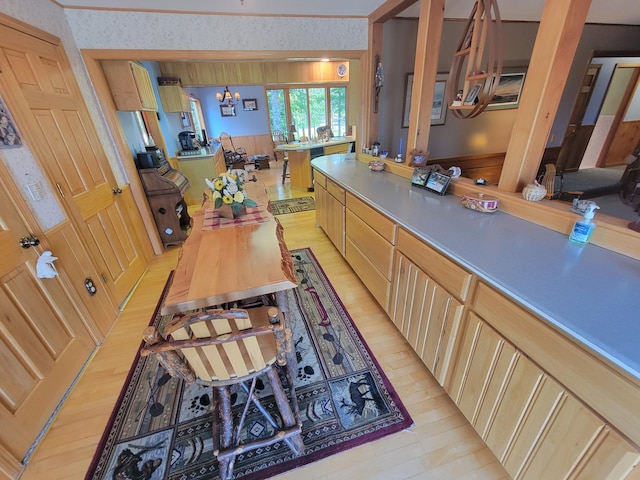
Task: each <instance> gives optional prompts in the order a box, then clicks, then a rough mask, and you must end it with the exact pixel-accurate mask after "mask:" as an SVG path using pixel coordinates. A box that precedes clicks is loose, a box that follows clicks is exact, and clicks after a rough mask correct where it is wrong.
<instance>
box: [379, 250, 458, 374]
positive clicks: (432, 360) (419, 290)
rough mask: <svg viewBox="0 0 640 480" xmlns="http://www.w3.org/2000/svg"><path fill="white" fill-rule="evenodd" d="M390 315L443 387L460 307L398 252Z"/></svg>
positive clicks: (449, 362) (455, 334) (456, 330)
mask: <svg viewBox="0 0 640 480" xmlns="http://www.w3.org/2000/svg"><path fill="white" fill-rule="evenodd" d="M395 265H396V269H395V272H396V274H395V279H394V288H393V294H392V298H391V302H390V308H389V312H390V315H391V317H392V320H393V322H394V323H395V324H396V326H397V327H398V328H399V329H400V331H401V332H402V334H403V335H404V337H405V338H406V339H407V341H408V342H409V344H410V345H411V346H412V347H413V349H414V351H415V352H416V353H417V354H418V356H419V357H420V358H421V359H422V361H423V362H424V364H425V365H426V366H427V368H429V370H430V371H431V373H432V374H433V375H434V376H435V377H436V379H437V380H438V382H439V383H440V385H443V384H444V381H445V378H446V377H447V374H448V372H449V366H450V364H451V359H452V353H453V349H454V345H455V339H456V337H457V332H458V330H459V326H460V321H461V318H462V311H463V305H462V304H461V303H460V302H458V301H457V300H456V299H455V298H453V297H452V296H451V295H449V293H448V292H447V291H446V290H445V289H443V288H442V287H441V286H440V285H438V284H437V283H436V282H435V281H434V280H433V279H432V278H430V277H429V276H428V275H427V274H425V273H424V272H423V271H422V270H420V269H419V268H418V267H417V266H416V265H414V264H413V263H412V262H411V261H410V260H409V259H408V258H407V257H405V256H404V255H402V254H401V253H399V252H396V255H395Z"/></svg>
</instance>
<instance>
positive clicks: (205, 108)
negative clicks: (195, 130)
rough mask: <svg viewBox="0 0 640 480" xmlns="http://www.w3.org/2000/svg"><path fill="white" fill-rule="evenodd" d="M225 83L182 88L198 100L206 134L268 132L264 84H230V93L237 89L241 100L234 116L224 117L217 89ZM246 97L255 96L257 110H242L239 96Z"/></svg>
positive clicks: (233, 134)
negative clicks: (217, 96)
mask: <svg viewBox="0 0 640 480" xmlns="http://www.w3.org/2000/svg"><path fill="white" fill-rule="evenodd" d="M224 87H225V85H222V86H213V87H192V88H185V91H186V92H187V93H189V94H190V95H192V96H193V97H195V98H197V99H199V100H200V104H201V105H202V113H203V115H204V122H205V124H206V126H207V135H208V136H209V138H218V137H219V136H220V133H221V132H227V133H228V134H229V135H231V136H232V137H242V136H246V135H265V134H269V117H268V115H267V105H266V104H265V95H264V87H262V86H236V85H229V90H230V91H231V93H232V94H235V93H236V92H238V93H240V97H241V100H240V101H239V102H238V104H237V105H236V109H235V111H236V116H235V117H223V116H222V114H221V112H220V102H219V101H218V100H217V99H216V93H222V92H223V91H224ZM248 98H251V99H254V98H255V99H256V103H257V105H258V109H257V110H253V111H244V110H243V108H242V99H248Z"/></svg>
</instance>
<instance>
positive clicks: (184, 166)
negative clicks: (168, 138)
mask: <svg viewBox="0 0 640 480" xmlns="http://www.w3.org/2000/svg"><path fill="white" fill-rule="evenodd" d="M169 161H170V163H171V164H172V165H174V167H175V168H177V169H178V170H180V171H181V172H182V173H184V175H185V177H187V178H188V179H189V184H190V187H189V188H188V189H187V191H186V192H185V193H184V200H185V201H186V202H187V205H198V206H199V205H202V192H203V191H204V190H205V188H206V186H207V185H206V183H205V181H204V179H205V178H214V177H216V176H218V175H220V174H221V173H224V172H226V171H227V167H226V164H225V161H224V154H223V151H222V148H220V145H216V146H215V147H211V148H206V149H204V148H203V149H202V150H201V151H198V153H197V154H194V155H177V156H176V157H173V158H171V159H170V160H169Z"/></svg>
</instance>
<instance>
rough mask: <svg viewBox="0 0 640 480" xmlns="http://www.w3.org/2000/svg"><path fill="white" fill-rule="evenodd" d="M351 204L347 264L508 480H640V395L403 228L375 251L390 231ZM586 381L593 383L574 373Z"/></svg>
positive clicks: (321, 207)
mask: <svg viewBox="0 0 640 480" xmlns="http://www.w3.org/2000/svg"><path fill="white" fill-rule="evenodd" d="M320 175H321V174H320ZM320 178H321V181H325V184H324V185H325V187H323V186H322V185H320V186H319V185H318V182H317V179H318V172H317V173H316V190H315V191H316V208H317V210H318V211H317V215H318V224H319V226H320V227H322V228H323V229H324V230H325V232H326V233H327V235H328V236H329V237H330V238H332V235H334V236H335V233H332V234H331V235H330V234H329V231H331V227H330V226H329V225H328V223H327V222H328V217H327V218H325V215H335V213H336V212H335V211H334V213H329V212H331V207H329V206H328V204H329V203H331V202H335V201H336V200H335V197H334V196H332V195H331V194H329V193H328V188H327V187H326V185H330V183H329V182H331V183H333V182H332V180H331V179H328V178H324V176H322V175H321V177H320ZM319 194H320V196H319ZM352 197H353V198H354V199H355V200H357V201H358V202H361V201H360V200H359V199H357V198H355V197H354V196H353V195H352V194H351V193H350V192H346V209H345V203H344V202H343V203H341V204H340V207H341V208H338V209H337V213H339V214H340V215H339V216H338V220H337V223H339V222H340V221H341V222H343V223H342V225H343V226H342V233H341V234H340V235H338V238H339V239H340V238H342V239H345V240H344V241H345V242H346V259H347V261H348V262H349V264H350V265H351V266H352V268H353V269H354V271H355V272H356V273H357V274H358V275H359V276H360V278H361V280H362V281H363V283H364V284H365V285H366V286H367V288H368V289H369V291H370V292H371V293H372V295H374V296H375V297H376V299H378V301H379V302H380V304H381V305H382V306H383V307H385V310H386V311H387V313H388V315H389V317H390V318H391V320H392V321H393V323H394V324H395V325H396V326H397V328H398V330H400V332H402V335H403V336H404V337H405V339H406V340H407V342H408V343H409V344H410V345H411V347H412V348H413V350H414V351H415V352H416V354H417V355H418V356H419V357H420V358H421V360H422V361H423V363H424V364H425V366H426V367H427V368H428V369H429V370H430V371H431V373H432V374H433V375H434V377H435V378H436V379H437V380H438V382H439V383H440V385H442V386H443V387H444V389H445V391H446V392H447V393H448V394H449V396H450V397H451V399H452V400H453V401H454V403H455V404H456V405H457V406H458V408H459V409H460V410H461V412H462V413H463V414H464V415H465V417H466V418H467V420H468V421H469V423H470V424H471V425H473V427H474V428H475V430H476V431H477V433H478V434H479V435H480V436H481V437H482V439H483V440H484V441H485V442H486V444H487V445H488V446H489V448H490V449H491V450H492V451H493V452H494V454H495V455H496V457H497V458H498V459H499V460H500V462H501V463H502V464H503V465H504V467H505V469H506V470H507V471H508V473H509V474H510V475H511V476H512V477H513V478H514V479H532V480H534V479H535V480H538V479H542V478H548V479H585V480H587V479H590V480H591V479H593V480H599V479H611V480H613V479H627V480H631V479H634V480H638V479H640V449H639V448H638V447H637V445H638V438H640V432H638V431H637V428H635V422H636V420H637V417H638V414H637V411H636V413H635V414H634V413H633V409H634V407H633V405H634V403H635V402H636V399H637V398H640V387H639V386H638V385H636V384H633V383H632V382H631V383H630V382H628V381H627V382H625V381H624V379H620V378H619V375H617V374H616V372H614V371H613V370H610V367H608V366H606V365H605V364H604V363H602V361H601V360H599V359H597V358H596V357H594V356H592V355H587V354H586V353H585V352H584V350H582V349H579V348H578V349H577V350H576V351H575V352H574V351H573V350H572V349H571V348H564V347H562V345H563V344H562V342H563V341H564V342H568V340H567V339H566V338H564V337H563V336H561V335H560V333H558V332H556V331H553V330H551V329H550V328H549V327H548V326H546V325H543V322H542V320H540V319H538V318H536V317H535V316H533V315H532V314H531V313H529V312H528V311H526V310H525V309H524V308H523V307H520V306H518V304H516V303H515V302H513V301H512V300H511V299H509V298H507V297H506V296H504V295H503V294H502V293H500V292H498V291H496V290H494V289H493V288H492V287H491V286H489V285H487V284H485V283H484V282H482V281H481V280H480V279H478V278H476V277H475V276H474V275H472V274H471V273H470V272H468V271H466V270H465V269H464V268H462V267H461V266H460V265H458V264H457V263H455V261H453V260H452V259H450V258H448V257H445V256H444V255H442V254H440V253H439V252H437V251H435V250H434V249H432V248H431V247H429V246H428V245H427V244H425V243H424V242H423V241H422V240H420V239H419V238H417V237H414V236H413V235H411V234H410V233H409V232H407V231H406V230H404V229H403V228H400V227H398V226H396V230H394V232H397V234H395V233H394V236H393V237H391V241H387V240H385V242H381V238H382V239H384V235H386V234H385V233H384V232H385V231H386V230H385V229H386V227H385V223H384V221H385V220H386V221H390V220H389V219H387V218H386V217H384V216H383V215H382V214H380V213H378V212H377V211H375V209H374V208H373V207H371V206H368V205H366V207H367V208H368V209H371V210H372V211H373V214H372V213H371V212H370V211H368V210H363V209H361V206H360V205H358V204H357V203H352V205H355V206H354V207H353V210H352V209H350V208H349V205H350V199H352ZM338 203H340V202H338ZM361 203H362V202H361ZM376 215H378V216H379V218H381V219H382V220H383V221H382V223H380V225H378V223H377V221H376V218H377V217H376ZM334 220H335V218H334ZM372 224H373V226H374V227H375V228H372ZM334 227H335V225H334ZM337 230H340V229H339V228H337ZM332 241H333V242H334V244H336V242H335V241H334V239H333V238H332ZM338 244H339V242H338ZM336 246H337V245H336ZM342 252H343V251H341V253H342ZM374 252H375V253H374ZM380 252H382V253H380ZM389 253H390V255H391V258H392V262H391V264H390V266H389V268H390V269H391V270H390V274H389V275H388V276H385V275H383V272H384V271H385V268H386V267H385V265H386V263H385V260H384V259H385V258H386V256H387V254H389ZM343 255H344V253H343ZM385 281H386V282H387V283H385ZM387 285H388V288H387ZM541 329H542V330H541ZM541 332H542V333H541ZM554 342H557V344H558V345H560V347H554V348H555V350H553V349H551V347H550V346H549V345H555V343H554ZM581 355H586V356H585V357H583V356H581ZM555 356H557V357H558V359H562V362H561V363H559V365H558V366H557V367H553V366H552V362H553V359H554V357H555ZM541 365H542V366H541ZM585 365H587V366H586V367H585ZM589 370H590V371H593V372H594V376H595V379H590V378H587V377H586V376H579V375H576V373H575V372H576V371H580V373H581V374H584V372H586V371H589ZM602 372H604V373H602ZM607 372H608V373H607ZM576 377H577V378H576ZM577 385H580V388H577V387H576V386H577ZM583 385H584V386H583ZM595 386H599V387H600V389H599V390H600V391H599V392H598V393H597V394H596V393H595ZM609 388H610V389H611V392H608V391H607V390H608V389H609ZM590 393H594V394H593V395H591V394H590ZM622 394H624V396H625V397H629V396H630V398H624V399H619V398H618V397H621V396H623V395H622ZM596 397H597V398H596ZM603 397H604V399H603ZM607 397H608V399H609V401H610V405H611V406H610V407H608V408H607V407H606V405H607V401H606V398H607ZM603 405H604V406H603ZM637 405H640V403H637ZM620 412H622V413H620ZM621 415H624V416H626V418H627V419H628V422H627V423H626V424H625V423H624V422H621V421H620V419H619V417H620V416H621ZM608 419H610V420H611V421H609V420H608Z"/></svg>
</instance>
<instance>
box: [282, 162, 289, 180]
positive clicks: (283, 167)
mask: <svg viewBox="0 0 640 480" xmlns="http://www.w3.org/2000/svg"><path fill="white" fill-rule="evenodd" d="M288 166H289V159H288V158H285V159H284V163H283V164H282V184H283V185H284V182H285V181H286V180H287V167H288Z"/></svg>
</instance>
